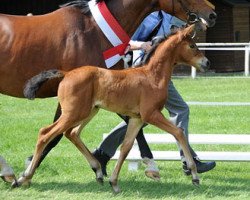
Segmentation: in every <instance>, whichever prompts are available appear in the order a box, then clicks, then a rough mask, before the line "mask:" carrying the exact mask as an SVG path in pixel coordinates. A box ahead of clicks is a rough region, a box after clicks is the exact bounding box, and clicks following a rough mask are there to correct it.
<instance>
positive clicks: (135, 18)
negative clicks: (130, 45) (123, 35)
mask: <svg viewBox="0 0 250 200" xmlns="http://www.w3.org/2000/svg"><path fill="white" fill-rule="evenodd" d="M154 2H156V3H157V1H155V0H136V1H135V0H118V1H117V0H112V1H107V6H108V8H109V9H110V11H111V13H112V14H113V15H114V16H115V18H116V19H117V20H118V22H119V23H120V25H121V26H122V27H123V28H124V30H125V31H126V32H127V33H128V35H129V36H132V35H133V34H134V32H135V31H136V29H137V27H138V26H139V25H140V23H141V22H142V20H143V19H144V18H145V17H146V16H147V15H148V14H150V13H151V12H153V11H154V10H155V6H156V5H155V4H154Z"/></svg>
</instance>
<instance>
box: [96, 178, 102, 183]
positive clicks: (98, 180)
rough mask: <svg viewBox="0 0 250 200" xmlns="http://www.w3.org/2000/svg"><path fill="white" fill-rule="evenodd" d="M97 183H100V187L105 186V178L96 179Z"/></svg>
mask: <svg viewBox="0 0 250 200" xmlns="http://www.w3.org/2000/svg"><path fill="white" fill-rule="evenodd" d="M96 181H97V183H99V184H100V185H103V183H104V181H103V178H96Z"/></svg>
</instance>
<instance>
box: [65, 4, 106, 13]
mask: <svg viewBox="0 0 250 200" xmlns="http://www.w3.org/2000/svg"><path fill="white" fill-rule="evenodd" d="M89 1H91V0H74V1H70V2H68V3H65V4H62V5H60V7H61V8H62V7H67V6H74V7H77V8H79V9H81V11H82V13H83V14H85V15H89V14H90V9H89V5H88V2H89ZM102 1H106V0H96V3H99V2H102Z"/></svg>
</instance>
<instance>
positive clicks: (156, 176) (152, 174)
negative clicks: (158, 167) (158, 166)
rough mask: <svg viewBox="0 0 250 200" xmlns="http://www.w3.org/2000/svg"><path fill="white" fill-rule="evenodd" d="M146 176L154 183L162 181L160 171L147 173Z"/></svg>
mask: <svg viewBox="0 0 250 200" xmlns="http://www.w3.org/2000/svg"><path fill="white" fill-rule="evenodd" d="M145 175H146V176H147V177H149V178H151V179H153V180H154V181H159V180H160V179H161V176H160V173H159V171H145Z"/></svg>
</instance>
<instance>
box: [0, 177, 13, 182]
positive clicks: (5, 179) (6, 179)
mask: <svg viewBox="0 0 250 200" xmlns="http://www.w3.org/2000/svg"><path fill="white" fill-rule="evenodd" d="M0 177H1V179H3V181H4V182H6V183H12V182H14V181H16V177H15V175H8V176H0Z"/></svg>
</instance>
